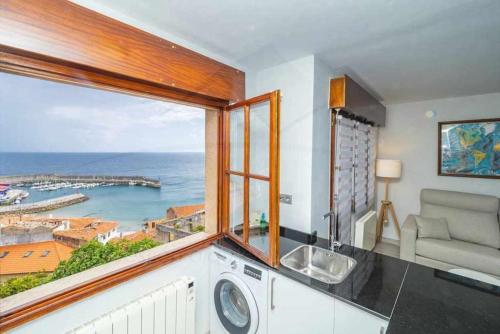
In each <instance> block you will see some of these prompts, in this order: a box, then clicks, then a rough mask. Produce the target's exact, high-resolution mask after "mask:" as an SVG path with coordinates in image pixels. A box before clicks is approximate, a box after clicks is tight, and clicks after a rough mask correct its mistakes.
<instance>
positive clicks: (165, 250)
mask: <svg viewBox="0 0 500 334" xmlns="http://www.w3.org/2000/svg"><path fill="white" fill-rule="evenodd" d="M209 236H210V234H208V233H206V232H199V233H195V234H193V235H190V236H187V237H185V238H182V239H179V240H176V241H172V242H169V243H167V244H164V245H160V246H157V247H155V248H152V249H148V250H145V251H143V252H140V253H137V254H134V255H131V256H127V257H124V258H122V259H118V260H116V261H113V262H109V263H106V264H103V265H100V266H97V267H94V268H91V269H88V270H86V271H82V272H81V273H77V274H74V275H71V276H68V277H64V278H61V279H58V280H57V281H54V282H50V283H47V284H44V285H40V286H38V287H36V288H33V289H30V290H26V291H23V292H20V293H18V294H15V295H13V296H9V297H6V298H3V299H1V300H0V305H1V307H0V309H1V311H2V313H5V312H8V311H9V310H12V309H16V308H18V307H21V306H23V305H26V304H30V303H33V302H36V301H40V300H43V299H46V298H48V297H50V296H52V295H55V294H58V293H61V292H63V291H66V290H70V289H72V288H75V287H77V286H80V285H83V284H85V283H88V282H90V281H94V280H97V279H99V278H100V277H104V276H107V275H110V274H113V273H116V272H120V271H122V270H124V269H126V268H130V267H133V266H135V265H137V264H140V263H142V262H144V261H147V260H148V259H153V258H157V257H160V256H163V255H166V254H169V253H172V252H175V251H177V250H179V249H182V248H184V247H186V246H189V245H191V244H193V243H196V242H200V241H203V240H205V239H207V238H208V237H209Z"/></svg>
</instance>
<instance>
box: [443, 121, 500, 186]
mask: <svg viewBox="0 0 500 334" xmlns="http://www.w3.org/2000/svg"><path fill="white" fill-rule="evenodd" d="M438 127H439V133H438V136H439V148H438V155H439V156H438V174H439V175H442V176H468V177H484V178H500V118H494V119H478V120H467V121H453V122H439V123H438Z"/></svg>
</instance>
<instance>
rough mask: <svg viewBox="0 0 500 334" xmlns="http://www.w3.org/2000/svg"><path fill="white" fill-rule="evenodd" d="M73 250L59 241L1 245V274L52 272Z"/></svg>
mask: <svg viewBox="0 0 500 334" xmlns="http://www.w3.org/2000/svg"><path fill="white" fill-rule="evenodd" d="M72 251H73V248H71V247H68V246H66V245H63V244H62V243H60V242H57V241H42V242H35V243H28V244H17V245H7V246H0V275H14V274H28V273H38V272H52V271H54V270H55V269H56V267H57V265H58V264H59V262H61V261H62V260H67V259H69V257H70V256H71V252H72Z"/></svg>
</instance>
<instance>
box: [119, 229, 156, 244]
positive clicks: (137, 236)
mask: <svg viewBox="0 0 500 334" xmlns="http://www.w3.org/2000/svg"><path fill="white" fill-rule="evenodd" d="M155 236H156V230H151V231H148V232H144V231H137V232H134V233H131V234H127V235H125V236H123V237H117V238H113V239H111V241H112V242H115V241H119V240H129V241H132V242H137V241H141V240H144V239H146V238H150V239H154V237H155Z"/></svg>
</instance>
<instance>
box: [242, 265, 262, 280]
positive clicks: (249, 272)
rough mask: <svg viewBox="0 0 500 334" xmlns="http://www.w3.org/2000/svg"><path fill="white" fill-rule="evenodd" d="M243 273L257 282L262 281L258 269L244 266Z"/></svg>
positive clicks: (260, 272)
mask: <svg viewBox="0 0 500 334" xmlns="http://www.w3.org/2000/svg"><path fill="white" fill-rule="evenodd" d="M243 272H244V273H245V275H248V276H250V277H253V278H255V279H257V280H259V281H260V280H261V279H262V271H261V270H259V269H256V268H253V267H250V266H249V265H246V264H245V267H244V268H243Z"/></svg>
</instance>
